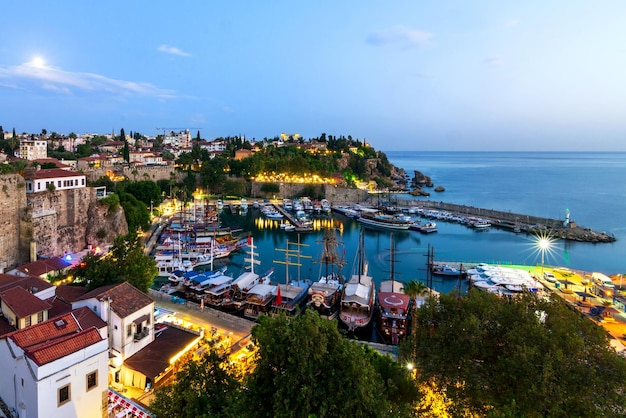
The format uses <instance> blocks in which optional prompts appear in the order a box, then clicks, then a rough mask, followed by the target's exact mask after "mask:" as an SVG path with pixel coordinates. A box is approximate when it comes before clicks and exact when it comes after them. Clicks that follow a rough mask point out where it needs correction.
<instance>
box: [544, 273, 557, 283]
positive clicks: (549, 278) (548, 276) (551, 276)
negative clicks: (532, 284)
mask: <svg viewBox="0 0 626 418" xmlns="http://www.w3.org/2000/svg"><path fill="white" fill-rule="evenodd" d="M543 278H544V279H545V280H547V281H549V282H550V283H555V282H556V277H554V274H552V272H551V271H544V272H543Z"/></svg>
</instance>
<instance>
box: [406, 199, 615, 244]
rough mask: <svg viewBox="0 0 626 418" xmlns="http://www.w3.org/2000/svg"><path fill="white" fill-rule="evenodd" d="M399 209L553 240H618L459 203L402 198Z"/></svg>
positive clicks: (572, 226) (550, 221) (559, 222)
mask: <svg viewBox="0 0 626 418" xmlns="http://www.w3.org/2000/svg"><path fill="white" fill-rule="evenodd" d="M397 206H398V207H402V208H407V209H408V208H411V207H419V208H422V209H435V210H441V211H446V212H450V213H454V214H458V215H461V216H466V217H469V216H472V217H478V218H483V219H488V220H489V221H491V225H492V226H493V227H496V228H501V229H509V230H513V229H514V228H515V227H519V228H520V230H521V231H523V232H526V233H531V234H532V233H538V232H541V231H545V233H547V234H549V235H550V236H551V237H553V238H559V239H564V240H571V241H580V242H598V243H599V242H614V241H615V237H614V236H613V235H608V234H607V233H606V232H600V231H594V230H592V229H590V228H585V227H582V226H579V225H578V224H576V222H573V221H570V222H568V223H567V224H565V220H564V219H551V218H542V217H539V216H532V215H525V214H520V213H513V212H505V211H499V210H494V209H485V208H477V207H474V206H465V205H458V204H455V203H446V202H435V201H431V200H420V201H416V200H404V199H398V200H397Z"/></svg>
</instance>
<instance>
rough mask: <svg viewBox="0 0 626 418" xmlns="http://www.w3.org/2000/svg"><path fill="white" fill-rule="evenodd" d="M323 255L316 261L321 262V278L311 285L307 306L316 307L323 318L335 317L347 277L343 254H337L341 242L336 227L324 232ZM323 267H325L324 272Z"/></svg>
mask: <svg viewBox="0 0 626 418" xmlns="http://www.w3.org/2000/svg"><path fill="white" fill-rule="evenodd" d="M322 244H323V249H322V255H321V257H320V258H319V259H318V260H317V261H316V262H317V263H319V264H320V275H319V280H318V281H316V282H313V284H312V285H311V287H309V297H308V301H307V307H308V308H310V309H315V310H316V311H317V313H318V314H319V315H320V316H321V317H322V318H328V319H335V318H336V317H337V314H338V313H339V303H340V302H341V293H342V290H343V284H344V283H345V277H343V275H342V274H341V269H342V268H343V266H345V265H346V262H345V258H344V257H343V254H342V255H341V256H340V255H338V254H337V247H338V246H339V242H338V241H337V238H336V237H335V230H334V229H327V230H326V231H325V232H324V240H323V241H322ZM322 267H323V268H324V269H325V270H324V272H323V273H322V271H321V269H322Z"/></svg>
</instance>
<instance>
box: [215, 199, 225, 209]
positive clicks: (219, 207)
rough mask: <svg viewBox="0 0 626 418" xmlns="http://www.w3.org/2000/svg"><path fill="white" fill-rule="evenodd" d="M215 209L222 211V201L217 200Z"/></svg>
mask: <svg viewBox="0 0 626 418" xmlns="http://www.w3.org/2000/svg"><path fill="white" fill-rule="evenodd" d="M215 207H216V208H217V210H218V211H220V210H222V209H224V202H223V201H222V199H217V202H216V203H215Z"/></svg>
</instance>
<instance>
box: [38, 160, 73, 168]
mask: <svg viewBox="0 0 626 418" xmlns="http://www.w3.org/2000/svg"><path fill="white" fill-rule="evenodd" d="M35 161H37V162H38V163H39V164H46V163H53V164H55V165H56V166H57V168H70V166H69V165H67V164H63V163H62V162H61V161H59V160H57V159H56V158H37V159H36V160H35Z"/></svg>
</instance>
